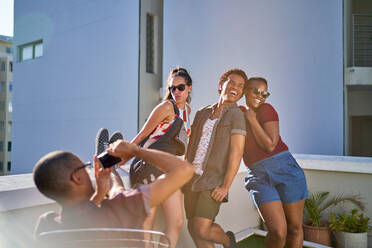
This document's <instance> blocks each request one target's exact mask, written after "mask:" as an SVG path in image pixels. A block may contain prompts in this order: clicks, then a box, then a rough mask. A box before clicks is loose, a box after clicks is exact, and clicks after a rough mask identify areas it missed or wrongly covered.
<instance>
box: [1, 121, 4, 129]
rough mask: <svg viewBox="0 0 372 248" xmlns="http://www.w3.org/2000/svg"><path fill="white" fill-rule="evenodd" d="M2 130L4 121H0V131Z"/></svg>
mask: <svg viewBox="0 0 372 248" xmlns="http://www.w3.org/2000/svg"><path fill="white" fill-rule="evenodd" d="M2 131H4V121H0V132H2Z"/></svg>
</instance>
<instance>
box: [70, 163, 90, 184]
mask: <svg viewBox="0 0 372 248" xmlns="http://www.w3.org/2000/svg"><path fill="white" fill-rule="evenodd" d="M86 167H88V168H93V167H92V162H90V161H88V162H86V163H85V164H83V165H82V166H79V167H77V168H75V169H74V170H73V171H72V172H71V176H70V179H71V180H72V174H74V173H75V172H77V171H78V170H81V169H84V168H86Z"/></svg>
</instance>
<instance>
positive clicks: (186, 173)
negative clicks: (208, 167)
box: [107, 140, 194, 207]
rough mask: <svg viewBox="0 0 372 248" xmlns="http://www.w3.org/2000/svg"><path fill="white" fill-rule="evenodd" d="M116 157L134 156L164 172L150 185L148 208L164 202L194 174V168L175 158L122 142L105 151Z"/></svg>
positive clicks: (111, 145) (117, 142)
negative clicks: (163, 174) (161, 176)
mask: <svg viewBox="0 0 372 248" xmlns="http://www.w3.org/2000/svg"><path fill="white" fill-rule="evenodd" d="M107 151H108V152H109V153H110V154H111V155H114V156H117V157H128V156H132V157H133V156H135V157H138V158H140V159H143V160H145V161H147V162H149V163H151V164H153V165H155V166H157V167H158V168H159V169H160V170H162V171H164V173H165V176H164V177H163V178H158V179H157V180H156V181H155V182H154V183H151V184H150V194H151V199H150V206H151V207H154V206H157V205H159V204H160V203H162V202H163V201H164V200H166V199H167V198H168V197H169V196H170V195H171V194H173V193H174V192H175V191H176V190H178V189H179V188H181V187H182V186H183V185H184V184H186V183H187V182H188V181H189V180H190V179H191V177H192V175H193V173H194V167H193V166H192V165H191V164H190V163H188V162H186V161H184V160H181V159H179V158H177V157H176V156H174V155H172V154H169V153H165V152H162V151H157V150H153V149H145V148H140V147H138V146H136V145H134V144H131V143H128V142H125V141H123V140H120V141H116V142H115V143H113V144H110V147H109V149H108V150H107Z"/></svg>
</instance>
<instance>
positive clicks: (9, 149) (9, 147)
mask: <svg viewBox="0 0 372 248" xmlns="http://www.w3.org/2000/svg"><path fill="white" fill-rule="evenodd" d="M11 151H12V142H11V141H8V152H11Z"/></svg>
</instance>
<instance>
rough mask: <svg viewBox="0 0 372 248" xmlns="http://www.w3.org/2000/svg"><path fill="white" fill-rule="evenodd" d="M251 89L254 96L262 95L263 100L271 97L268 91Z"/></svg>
mask: <svg viewBox="0 0 372 248" xmlns="http://www.w3.org/2000/svg"><path fill="white" fill-rule="evenodd" d="M249 89H253V94H255V95H256V96H259V95H261V96H262V97H263V98H265V99H266V98H268V97H269V96H270V93H269V92H267V91H261V90H260V89H258V88H249Z"/></svg>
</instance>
